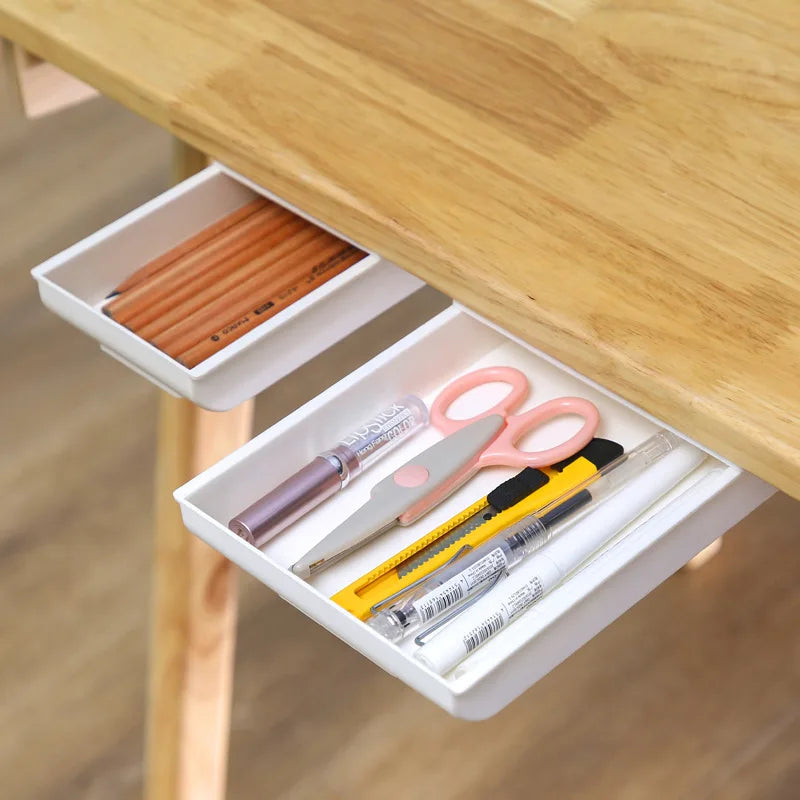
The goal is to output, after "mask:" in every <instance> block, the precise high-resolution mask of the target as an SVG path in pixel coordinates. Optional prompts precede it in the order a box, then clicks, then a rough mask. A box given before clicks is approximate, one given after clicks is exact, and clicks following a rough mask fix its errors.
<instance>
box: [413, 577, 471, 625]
mask: <svg viewBox="0 0 800 800" xmlns="http://www.w3.org/2000/svg"><path fill="white" fill-rule="evenodd" d="M465 594H466V592H465V589H464V585H463V584H462V583H461V582H460V581H459V582H457V583H453V584H449V585H448V584H443V585H442V586H440V587H439V589H437V590H436V591H435V592H432V593H431V594H430V595H428V596H427V597H425V598H423V599H422V600H420V601H419V602H417V603H414V608H415V610H416V612H417V613H418V614H419V616H420V619H421V620H422V621H423V622H430V621H431V620H432V619H433V618H434V617H437V616H439V614H442V613H444V612H445V611H447V609H448V608H450V607H451V606H454V605H455V604H456V603H460V602H461V601H462V600H463V599H464V595H465Z"/></svg>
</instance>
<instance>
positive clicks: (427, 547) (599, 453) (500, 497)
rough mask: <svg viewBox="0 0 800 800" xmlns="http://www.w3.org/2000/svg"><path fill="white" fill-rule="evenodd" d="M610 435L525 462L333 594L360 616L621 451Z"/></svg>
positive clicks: (584, 476) (568, 486)
mask: <svg viewBox="0 0 800 800" xmlns="http://www.w3.org/2000/svg"><path fill="white" fill-rule="evenodd" d="M622 453H623V448H622V446H621V445H619V444H617V442H612V441H610V440H609V439H592V441H590V442H589V444H587V445H586V447H584V448H583V449H582V450H579V451H578V452H577V453H576V454H575V455H574V456H571V457H570V458H567V459H565V460H564V461H561V462H559V463H558V464H553V466H551V467H544V468H543V469H532V468H531V467H527V468H526V469H524V470H522V472H520V473H519V474H518V475H515V476H514V477H513V478H510V479H509V480H507V481H504V482H503V483H501V484H500V485H499V486H498V487H497V488H496V489H493V490H492V491H491V492H489V494H488V495H486V497H482V498H481V499H480V500H478V501H477V502H476V503H473V504H472V505H471V506H469V508H465V509H464V510H463V511H461V512H460V513H458V514H456V515H455V516H454V517H451V518H450V519H449V520H448V521H447V522H445V523H444V524H443V525H440V526H439V527H438V528H436V529H435V530H433V531H431V532H430V533H428V534H426V535H425V536H423V537H422V538H421V539H418V540H417V541H416V542H414V544H412V545H409V546H408V547H407V548H405V550H402V551H401V552H399V553H397V554H396V555H394V556H392V557H391V558H390V559H388V560H387V561H384V562H383V564H381V565H380V566H378V567H376V568H375V569H373V570H372V571H371V572H368V573H367V574H366V575H362V576H361V577H360V578H359V579H358V580H356V581H354V582H353V583H351V584H350V585H349V586H347V587H345V588H344V589H342V590H341V591H339V592H337V593H336V594H335V595H333V597H332V598H331V599H332V600H333V601H334V602H335V603H338V604H339V605H340V606H342V607H343V608H346V609H347V610H348V611H350V612H351V613H352V614H355V616H357V617H358V618H359V619H367V618H368V617H369V616H371V615H372V613H373V611H372V609H373V608H374V607H375V606H378V605H382V604H383V603H384V602H385V601H386V600H387V599H388V598H390V597H395V596H396V595H398V594H401V593H402V592H404V591H406V590H407V589H409V588H411V586H412V585H417V584H418V583H420V582H421V581H422V580H424V579H425V578H427V577H428V576H429V575H431V573H433V572H434V571H435V570H437V569H438V568H439V567H442V566H444V564H446V563H447V562H448V561H449V560H450V559H451V558H453V556H454V555H455V554H456V553H458V552H459V551H460V550H461V548H463V547H465V546H469V547H477V546H478V545H479V544H482V543H483V542H484V541H486V540H487V539H488V538H490V537H491V536H494V534H495V533H498V532H500V531H501V530H503V529H504V528H507V527H508V526H509V525H512V524H513V523H515V522H517V521H518V520H520V519H522V518H523V517H525V516H527V515H528V514H533V513H534V512H536V511H538V510H539V509H540V508H543V507H544V506H546V505H547V504H548V503H551V502H552V501H553V500H557V499H558V498H559V497H560V496H561V495H562V494H564V493H565V492H568V491H569V490H570V489H571V488H573V487H574V486H577V485H578V484H579V483H581V482H582V481H584V480H586V478H589V477H591V476H592V475H593V474H594V473H595V472H597V470H598V469H601V468H602V467H603V466H605V465H606V464H609V463H610V462H611V461H613V460H614V459H615V458H617V457H618V456H620V455H622Z"/></svg>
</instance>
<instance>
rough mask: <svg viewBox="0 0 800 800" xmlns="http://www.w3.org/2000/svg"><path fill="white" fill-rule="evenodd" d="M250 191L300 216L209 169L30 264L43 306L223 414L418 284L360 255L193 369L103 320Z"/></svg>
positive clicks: (168, 386)
mask: <svg viewBox="0 0 800 800" xmlns="http://www.w3.org/2000/svg"><path fill="white" fill-rule="evenodd" d="M256 192H258V193H260V194H263V195H264V196H266V197H269V198H270V199H271V200H274V201H276V202H278V203H281V204H282V205H284V206H286V207H287V208H291V209H292V210H293V211H295V212H296V213H301V212H299V211H298V210H297V209H295V208H293V207H292V206H290V205H289V204H287V203H284V202H283V201H282V200H280V198H277V197H275V196H274V195H272V194H271V193H270V192H269V191H266V190H264V189H261V188H259V187H256V186H254V185H253V184H250V183H246V182H245V181H244V180H243V179H238V178H236V177H233V175H232V174H226V172H225V171H224V170H223V168H222V167H220V166H219V165H216V164H215V165H212V166H210V167H208V168H207V169H205V170H203V171H202V172H200V173H198V174H197V175H195V176H193V177H192V178H190V179H189V180H186V181H183V182H182V183H180V184H179V185H177V186H175V187H174V188H172V189H170V190H169V191H167V192H165V193H164V194H162V195H160V196H158V197H156V198H155V199H154V200H151V201H150V202H149V203H145V204H144V205H143V206H141V207H140V208H137V209H135V210H134V211H132V212H131V213H130V214H126V215H125V216H124V217H122V218H121V219H119V220H117V221H116V222H113V223H111V224H110V225H108V226H106V227H105V228H103V229H102V230H100V231H98V232H97V233H95V234H93V235H92V236H89V237H87V238H86V239H84V240H83V241H81V242H78V243H77V244H75V245H73V246H72V247H70V248H69V249H67V250H65V251H64V252H63V253H59V254H58V255H56V256H54V257H53V258H51V259H49V260H48V261H46V262H44V263H43V264H40V265H39V266H38V267H36V268H35V269H34V270H33V276H34V278H35V279H36V280H37V282H38V284H39V293H40V295H41V298H42V302H43V303H44V304H45V305H46V306H47V307H48V308H49V309H51V310H52V311H54V312H55V313H56V314H58V315H59V316H61V317H63V318H64V319H66V320H67V321H69V322H71V323H72V324H73V325H75V326H76V327H78V328H80V329H81V330H83V331H84V332H86V333H88V334H89V335H90V336H92V337H93V338H95V339H97V340H98V342H100V345H101V347H102V348H103V349H104V350H105V351H107V352H108V353H109V354H111V355H113V356H114V357H116V358H118V359H119V360H120V361H122V362H124V363H126V364H128V366H130V367H131V368H132V369H134V370H135V371H136V372H139V373H140V374H142V375H144V376H145V377H147V378H149V379H150V380H151V381H152V382H153V383H155V384H156V385H158V386H160V387H161V388H163V389H165V390H167V391H169V392H171V393H173V394H176V395H180V396H183V397H187V398H189V399H190V400H192V401H193V402H195V403H196V404H197V405H200V406H203V407H204V408H209V409H212V410H214V411H223V410H227V409H229V408H232V407H233V406H235V405H237V404H238V403H240V402H242V401H243V400H247V399H248V398H250V397H253V396H254V395H256V394H258V393H259V392H260V391H262V390H263V389H265V388H266V387H268V386H271V385H272V384H273V383H275V382H276V381H278V380H280V378H282V377H283V376H284V375H287V374H288V373H289V372H291V371H292V370H294V369H296V368H297V367H299V366H300V365H302V364H304V363H305V362H306V361H308V360H309V359H311V358H313V357H314V356H316V355H318V354H319V353H321V352H322V351H324V350H326V349H327V348H328V347H330V346H331V345H332V344H334V343H336V342H337V341H339V340H340V339H342V338H344V337H345V336H347V335H348V334H350V333H352V332H353V331H354V330H356V329H357V328H359V327H361V326H362V325H364V324H365V323H366V322H369V321H370V320H372V319H374V318H375V317H377V316H378V315H379V314H381V313H382V312H383V311H385V310H386V309H388V308H390V307H391V306H393V305H395V304H396V303H399V302H400V301H401V300H403V299H404V298H405V297H408V296H409V295H410V294H412V293H413V292H414V291H416V290H417V289H419V288H421V287H422V286H424V283H423V282H422V281H421V280H419V278H416V277H415V276H413V275H411V274H410V273H408V272H406V271H405V270H402V269H400V268H399V267H397V266H395V265H394V264H391V263H389V262H388V261H385V260H384V259H382V258H381V257H380V256H377V255H368V256H367V257H366V258H364V259H363V260H362V261H360V262H359V263H358V264H355V265H354V266H352V267H350V268H349V269H347V270H345V271H344V272H342V273H341V274H340V275H338V276H336V277H335V278H332V279H331V280H330V281H328V282H327V283H325V284H323V285H322V286H320V287H319V288H317V289H315V290H314V291H313V292H311V293H310V294H308V295H306V296H305V297H304V298H302V299H300V300H298V301H297V302H296V303H294V304H292V305H291V306H289V307H288V308H286V309H285V310H283V311H282V312H280V313H279V314H276V315H275V316H274V317H273V318H272V319H270V320H268V321H267V322H264V323H263V324H261V325H259V326H258V327H256V328H254V329H253V330H251V331H250V332H249V333H247V334H245V335H244V336H243V337H241V338H240V339H238V340H236V341H235V342H233V343H231V344H230V345H228V346H227V347H226V348H224V349H223V350H222V351H220V352H219V353H217V354H216V355H214V356H212V357H211V358H209V359H207V360H206V361H203V362H202V363H201V364H199V365H198V366H196V367H195V368H194V369H187V368H186V367H184V366H183V365H182V364H179V363H178V362H177V361H175V360H173V359H172V358H170V357H169V356H168V355H166V354H165V353H162V352H161V351H160V350H158V349H157V348H155V347H153V346H152V345H151V344H149V343H148V342H146V341H144V340H143V339H140V338H139V337H138V336H137V335H136V334H134V333H132V332H131V331H129V330H128V329H127V328H125V327H123V326H122V325H120V324H118V323H117V322H115V321H114V320H112V319H111V318H110V317H107V316H106V315H105V314H103V313H102V311H101V310H100V309H101V306H102V304H103V301H104V299H105V298H106V296H107V295H108V294H109V292H111V290H112V289H113V288H114V287H115V286H117V285H118V284H119V283H120V282H121V281H122V280H123V279H124V278H126V277H127V276H128V275H130V274H131V273H133V272H134V271H135V270H136V269H138V268H139V267H141V266H142V265H143V264H145V263H147V262H148V261H150V260H151V259H153V258H155V257H156V256H157V255H159V254H160V253H163V252H165V251H166V250H168V249H170V248H171V247H173V246H174V245H176V244H178V243H179V242H181V241H183V240H184V239H186V238H188V237H189V236H191V235H193V234H194V233H197V232H198V231H199V230H201V229H202V228H204V227H206V226H207V225H210V224H211V223H212V222H214V221H215V220H217V219H219V218H220V217H222V216H224V215H225V214H227V213H229V212H230V211H233V210H234V209H236V208H238V207H239V206H242V205H244V204H245V203H247V202H248V201H249V200H251V199H252V198H253V197H254V196H255V193H256ZM303 216H306V217H307V218H308V215H303ZM315 222H316V221H315ZM316 224H320V223H318V222H317V223H316ZM322 227H326V226H324V225H323V226H322ZM328 230H330V229H329V228H328ZM334 233H335V231H334ZM337 235H341V234H337Z"/></svg>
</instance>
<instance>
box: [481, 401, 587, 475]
mask: <svg viewBox="0 0 800 800" xmlns="http://www.w3.org/2000/svg"><path fill="white" fill-rule="evenodd" d="M563 414H578V415H579V416H581V417H583V418H584V420H585V422H584V423H583V427H582V428H581V429H580V430H579V431H578V432H577V433H576V434H575V435H574V436H572V437H570V438H569V439H567V441H566V442H563V443H562V444H560V445H557V446H556V447H551V448H550V449H549V450H537V451H536V452H528V451H525V450H519V449H517V447H516V446H515V444H516V442H517V441H519V439H520V438H522V436H523V435H524V434H526V433H528V431H531V430H533V429H534V428H536V427H537V426H538V425H541V424H542V423H543V422H547V421H548V420H551V419H554V418H555V417H560V416H562V415H563ZM599 424H600V412H599V411H598V410H597V406H595V404H594V403H591V402H590V401H589V400H586V399H584V398H583V397H556V398H555V399H553V400H548V401H547V402H546V403H542V404H541V405H539V406H536V408H532V409H531V410H530V411H526V412H525V413H524V414H518V415H517V416H513V417H508V418H507V419H506V427H505V428H504V429H503V430H502V431H501V432H500V434H499V435H498V436H497V438H496V439H494V440H493V441H492V442H491V443H490V444H489V446H488V447H487V448H486V449H485V450H484V451H483V453H481V455H480V456H479V457H478V464H479V466H481V467H488V466H497V465H502V466H508V467H547V466H550V465H551V464H557V463H558V462H559V461H563V460H564V459H565V458H569V457H570V456H572V455H575V453H577V452H578V450H580V449H581V448H582V447H586V445H587V444H589V442H590V441H591V440H592V437H593V436H594V434H595V432H596V431H597V426H598V425H599Z"/></svg>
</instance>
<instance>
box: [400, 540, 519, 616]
mask: <svg viewBox="0 0 800 800" xmlns="http://www.w3.org/2000/svg"><path fill="white" fill-rule="evenodd" d="M456 563H458V562H456ZM507 566H508V560H507V559H506V556H505V553H504V552H503V550H502V549H501V548H500V547H496V548H495V549H494V550H492V551H491V552H489V553H487V554H486V555H485V556H483V558H480V559H478V560H477V561H476V562H475V563H474V564H470V565H469V566H468V567H465V568H464V569H463V570H462V571H461V572H459V573H458V575H454V576H453V577H452V578H450V580H448V581H445V582H444V583H443V584H442V585H441V586H438V587H437V588H436V589H434V590H433V591H432V592H428V594H426V595H425V596H424V597H422V598H420V599H419V600H417V601H416V602H415V603H413V605H412V608H413V609H414V610H415V611H416V612H417V614H419V617H420V619H421V620H422V622H423V623H424V622H430V621H431V620H432V619H433V618H434V617H438V616H439V615H440V614H442V613H444V612H445V611H447V609H449V608H452V607H453V606H454V605H455V604H456V603H460V602H461V601H462V600H463V599H464V598H465V597H467V596H468V595H469V594H470V593H471V591H472V590H473V589H474V588H475V587H476V586H480V585H481V584H483V583H485V582H486V581H487V580H489V579H490V578H493V577H494V576H495V575H497V573H498V572H502V570H504V569H505V568H506V567H507Z"/></svg>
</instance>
